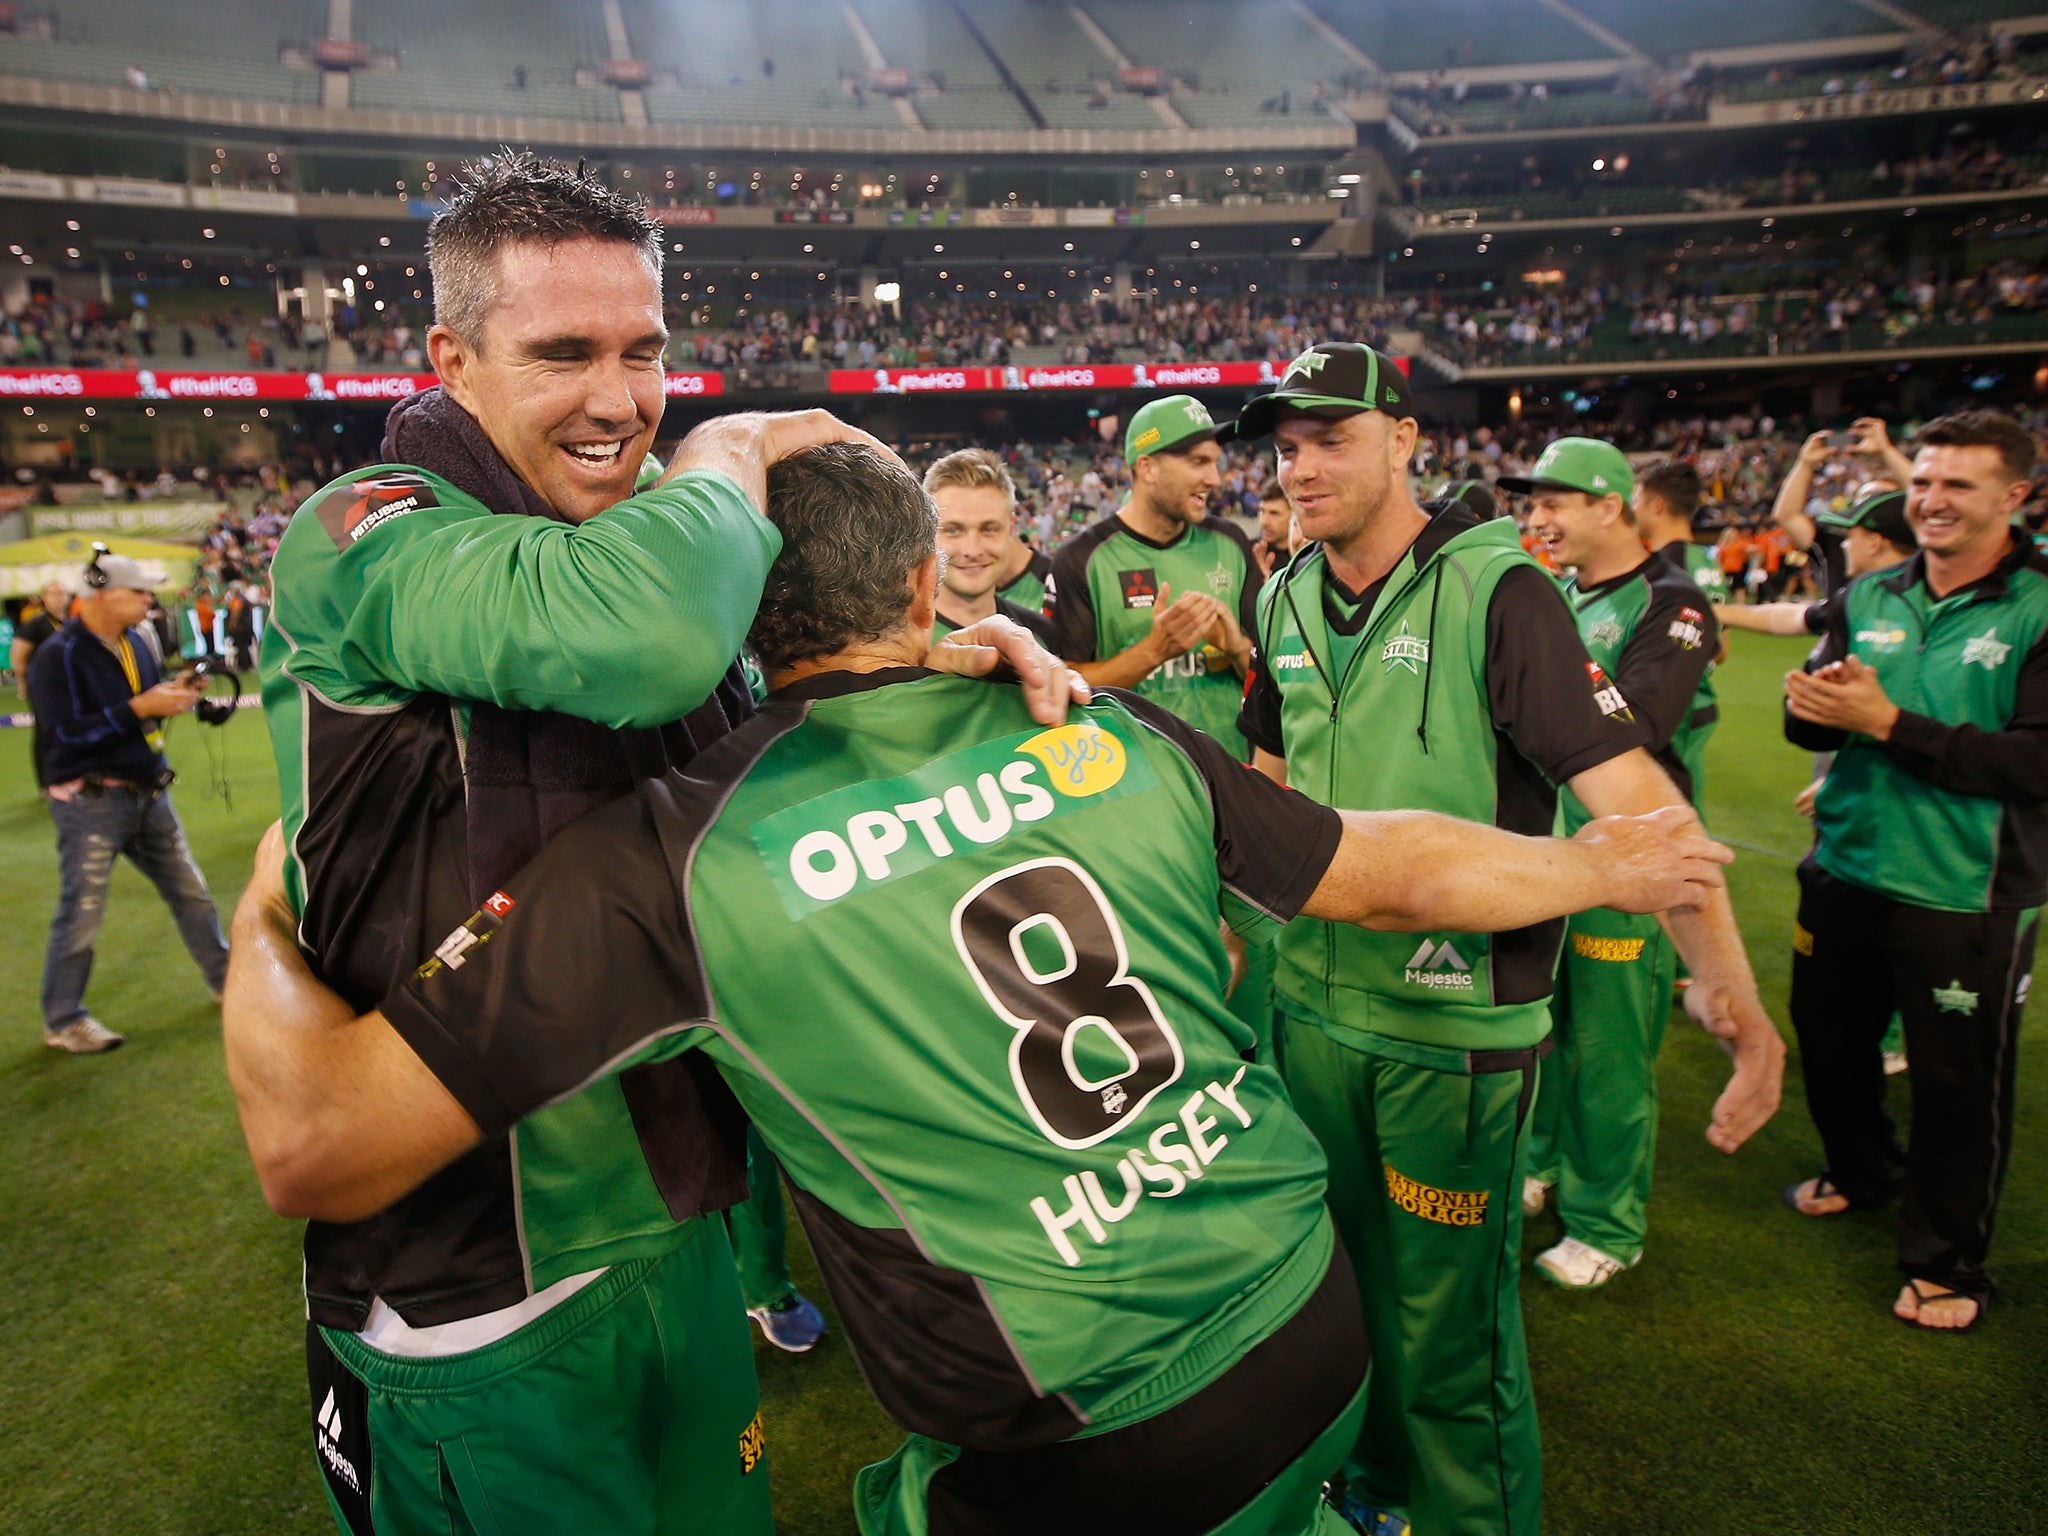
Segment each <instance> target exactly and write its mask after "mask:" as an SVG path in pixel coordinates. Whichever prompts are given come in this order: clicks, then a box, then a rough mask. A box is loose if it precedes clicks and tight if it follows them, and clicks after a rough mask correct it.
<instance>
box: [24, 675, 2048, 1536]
mask: <svg viewBox="0 0 2048 1536" xmlns="http://www.w3.org/2000/svg"><path fill="white" fill-rule="evenodd" d="M1736 641H1737V651H1736V654H1735V656H1734V658H1733V659H1732V660H1731V661H1730V663H1729V664H1728V666H1727V667H1726V668H1724V669H1723V671H1722V673H1721V678H1722V720H1723V723H1722V726H1721V729H1720V732H1719V734H1718V735H1717V736H1716V737H1715V739H1714V742H1713V746H1712V748H1711V752H1710V757H1709V778H1708V813H1709V816H1710V819H1711V821H1712V823H1713V826H1714V828H1715V830H1716V831H1717V832H1719V833H1720V834H1721V835H1723V836H1726V837H1730V838H1733V839H1736V840H1738V841H1739V842H1740V843H1742V844H1744V845H1748V846H1747V848H1746V849H1745V851H1744V852H1743V855H1742V858H1741V860H1740V862H1739V863H1738V864H1737V865H1736V867H1735V870H1734V872H1733V874H1732V876H1731V880H1732V883H1733V886H1734V892H1735V899H1736V906H1737V910H1738V911H1739V912H1740V913H1741V915H1742V919H1743V928H1744V931H1745V932H1746V933H1747V935H1748V937H1749V941H1750V948H1751V954H1752V956H1753V957H1754V959H1755V962H1756V965H1757V969H1758V972H1759V974H1760V977H1761V980H1762V983H1763V991H1764V998H1765V1001H1766V1003H1767V1004H1768V1005H1769V1006H1770V1007H1771V1008H1772V1010H1773V1012H1774V1013H1776V1014H1778V1015H1779V1016H1780V1018H1781V1020H1782V1015H1783V1002H1784V997H1785V982H1786V958H1787V953H1788V951H1787V936H1788V934H1789V932H1790V924H1791V914H1792V898H1793V884H1792V865H1793V856H1794V855H1795V854H1796V853H1797V852H1798V851H1799V850H1800V849H1801V848H1802V847H1803V846H1804V843H1805V840H1806V833H1805V827H1804V824H1803V823H1802V822H1800V821H1799V819H1798V818H1797V817H1796V816H1795V815H1794V814H1793V813H1792V811H1791V808H1790V801H1791V797H1792V794H1793V792H1794V791H1795V790H1796V789H1797V788H1798V787H1799V786H1800V784H1801V783H1802V782H1803V774H1804V769H1805V767H1806V758H1805V756H1804V755H1803V754H1801V753H1798V752H1795V751H1793V750H1792V749H1790V748H1788V747H1786V746H1785V745H1784V744H1783V743H1782V741H1781V740H1780V739H1779V736H1778V717H1777V703H1776V699H1777V676H1778V673H1779V672H1780V671H1781V670H1782V669H1783V668H1784V667H1785V666H1787V665H1789V664H1791V663H1793V662H1794V661H1796V659H1797V657H1798V654H1799V650H1800V646H1799V644H1798V643H1797V642H1792V641H1771V640H1765V639H1762V638H1761V637H1756V636H1738V637H1736ZM202 730H203V728H202V727H200V726H198V725H197V724H196V723H193V722H189V721H188V722H180V723H179V724H178V726H177V727H176V728H175V734H174V739H173V742H172V749H171V750H172V757H173V761H174V762H175V763H176V764H177V766H178V767H179V769H180V771H181V772H182V774H183V775H184V778H183V780H182V782H181V783H180V785H179V788H178V791H177V795H178V804H179V808H180V811H181V813H182V815H183V816H184V819H185V824H186V827H187V829H188V831H189V832H190V834H191V837H192V842H193V845H194V847H195V848H196V849H197V851H198V855H199V858H200V861H201V863H202V865H203V867H204V868H205V869H206V871H207V873H208V875H209V877H210V878H211V879H212V881H213V885H214V891H215V894H216V896H217V897H218V898H219V899H220V900H221V902H222V904H223V908H224V909H225V907H226V906H227V904H228V903H231V902H232V901H233V899H234V897H235V895H236V894H237V892H238V891H239V889H240V886H241V883H242V879H243V875H244V871H245V869H246V867H247V862H248V859H249V855H250V852H251V850H252V849H253V847H254V845H255V842H256V839H257V836H258V835H259V834H260V832H261V831H262V829H263V826H264V825H265V823H267V822H268V821H269V820H270V819H271V817H272V816H273V815H274V814H275V808H276V803H277V798H276V789H275V784H274V781H273V779H272V778H271V775H270V769H269V762H268V752H267V747H266V743H265V740H264V736H263V731H262V726H261V722H260V720H259V719H257V718H256V717H254V716H253V715H244V716H243V717H242V718H240V719H239V720H237V721H236V723H235V724H234V725H232V726H231V727H229V728H228V729H227V730H226V732H225V733H224V740H223V739H222V737H218V736H217V737H214V738H213V744H214V745H216V746H219V747H224V748H225V752H226V758H225V760H226V762H227V764H228V766H229V768H230V770H231V776H232V780H233V787H234V808H233V810H232V812H230V811H229V810H228V809H227V808H226V807H225V806H224V805H223V804H222V803H221V802H220V801H219V800H218V799H216V798H211V797H209V795H208V794H207V793H206V788H207V782H208V779H209V763H208V758H207V753H206V750H205V748H206V745H207V741H206V738H205V737H204V736H203V735H202ZM27 750H28V741H27V733H26V732H25V731H6V732H0V860H4V862H5V865H6V867H7V868H8V869H9V870H10V871H11V876H10V878H9V879H8V880H7V882H6V884H5V890H4V894H0V924H4V926H5V928H6V930H7V931H8V933H9V934H10V935H11V937H10V940H9V942H8V944H7V945H6V946H5V948H4V950H0V990H4V996H5V997H6V998H7V999H8V1000H9V1003H10V1012H9V1015H8V1017H9V1018H10V1019H11V1021H12V1022H11V1024H10V1027H9V1028H8V1029H7V1030H6V1031H5V1033H4V1035H0V1167H4V1168H5V1170H6V1173H5V1175H4V1177H0V1296H4V1297H5V1298H6V1299H5V1301H4V1303H0V1362H4V1369H0V1533H5V1536H43V1533H52V1536H55V1533H64V1536H101V1533H109V1536H113V1533H118V1536H129V1533H145V1532H147V1533H159V1532H160V1533H167V1536H168V1533H179V1536H230V1533H232V1536H244V1533H246V1536H298V1533H315V1532H322V1531H325V1530H329V1529H331V1526H330V1525H329V1523H328V1520H327V1516H326V1513H325V1509H324V1505H323V1503H322V1499H321V1495H320V1489H319V1482H318V1478H317V1476H316V1474H315V1471H314V1467H313V1461H312V1457H311V1453H310V1434H311V1432H310V1425H309V1422H308V1420H309V1413H308V1405H307V1402H306V1398H305V1388H304V1377H303V1373H302V1366H301V1343H300V1341H301V1333H302V1327H303V1323H302V1317H303V1313H302V1311H301V1302H300V1298H299V1291H298V1278H299V1267H298V1252H297V1233H296V1229H295V1228H294V1226H293V1225H292V1224H291V1223H288V1222H284V1221H281V1220H278V1219H277V1218H275V1217H273V1216H271V1215H270V1214H269V1212H268V1211H267V1210H266V1209H265V1208H264V1206H263V1202H262V1200H261V1197H260V1196H259V1194H258V1192H257V1188H256V1181H255V1178H254V1176H253V1175H252V1174H251V1172H250V1170H249V1167H248V1164H247V1161H246V1159H245V1157H244V1154H243V1151H242V1146H241V1141H240V1137H239V1134H238V1132H237V1130H236V1126H235V1120H234V1112H233V1106H232V1103H231V1100H230V1098H229V1094H228V1090H227V1084H226V1081H225V1077H224V1074H223V1072H222V1068H221V1053H220V1041H219V1020H218V1014H217V1013H216V1011H215V1010H214V1008H213V1007H212V1005H211V1004H210V1003H209V1002H208V1001H207V997H206V992H205V989H204V987H203V986H202V984H201V983H200V980H199V977H198V975H197V973H196V972H195V970H194V969H193V967H192V966H191V964H190V963H189V962H188V961H187V960H186V958H185V957H184V955H183V953H182V951H181V950H180V949H179V947H178V944H177V941H176V937H175V935H174V933H173V931H172V928H171V925H170V921H169V917H168V915H167V914H166V912H165V911H164V909H163V908H162V906H161V905H160V904H159V903H158V902H157V900H156V899H155V897H154V895H153V894H152V893H151V892H149V890H148V889H147V887H146V886H145V885H144V884H143V883H142V881H141V880H140V879H139V878H137V877H136V876H135V874H134V872H133V871H132V870H130V869H126V868H125V867H124V869H123V870H122V872H121V876H120V878H119V879H118V880H117V881H116V884H115V888H114V892H113V895H112V897H111V900H110V902H109V913H108V920H107V926H106V931H105V933H104V935H103V937H102V941H101V946H100V970H99V974H98V976H97V977H96V978H95V982H94V987H93V991H92V995H91V1001H92V1004H93V1007H94V1010H95V1012H96V1013H97V1014H98V1015H99V1016H100V1017H101V1018H103V1019H105V1020H106V1021H107V1022H108V1023H109V1024H111V1025H113V1026H114V1027H115V1028H117V1029H122V1030H125V1031H127V1032H128V1034H129V1039H130V1044H129V1046H128V1048H127V1049H125V1050H123V1051H121V1052H119V1053H117V1054H115V1055H113V1056H110V1057H104V1058H95V1059H73V1058H68V1057H62V1056H59V1055H58V1054H57V1053H55V1052H52V1051H48V1050H45V1049H44V1048H43V1046H42V1044H41V1040H40V1031H39V1029H38V1022H39V1021H38V1018H37V1012H36V991H37V978H38V976H39V973H40V966H41V956H42V944H43V938H44V934H45V931H46V925H47V923H48V919H49V912H50V907H51V904H52V901H53V900H54V895H55V855H54V852H53V846H52V836H51V828H50V822H49V818H48V816H47V814H46V813H45V812H44V810H43V809H42V807H41V805H40V804H39V803H38V802H37V801H36V799H35V798H34V796H33V793H32V791H31V789H30V787H29V779H28V774H27V768H26V756H27ZM2032 1065H2033V1063H2032V1062H2028V1063H2027V1066H2028V1067H2032ZM1661 1070H1662V1080H1663V1085H1664V1106H1665V1118H1664V1133H1663V1139H1662V1146H1661V1160H1660V1165H1659V1183H1658V1193H1657V1197H1656V1200H1655V1202H1654V1205H1653V1210H1652V1221H1653V1229H1654V1230H1653V1233H1652V1237H1651V1242H1650V1247H1649V1250H1648V1253H1647V1255H1646V1257H1645V1260H1644V1263H1643V1265H1642V1267H1641V1268H1640V1269H1639V1270H1636V1271H1635V1272H1633V1273H1631V1274H1629V1275H1627V1276H1625V1277H1623V1278H1622V1279H1620V1280H1618V1281H1616V1282H1615V1283H1614V1284H1613V1285H1612V1286H1610V1287H1609V1288H1608V1289H1607V1290H1605V1291H1602V1292H1599V1293H1596V1294H1592V1295H1569V1294H1565V1293H1562V1292H1558V1291H1555V1290H1552V1289H1550V1288H1549V1287H1547V1286H1545V1285H1543V1284H1541V1283H1540V1282H1538V1281H1536V1280H1534V1279H1533V1278H1532V1279H1529V1280H1528V1281H1526V1282H1525V1286H1524V1295H1525V1299H1526V1302H1527V1305H1528V1314H1529V1334H1530V1347H1531V1353H1532V1354H1533V1356H1534V1359H1535V1372H1536V1386H1537V1393H1538V1397H1539V1399H1540V1402H1541V1406H1542V1414H1543V1426H1544V1434H1545V1439H1546V1442H1547V1478H1546V1483H1547V1496H1546V1504H1547V1517H1546V1520H1547V1524H1546V1529H1547V1530H1548V1531H1549V1532H1550V1533H1552V1536H1666V1533H1668V1536H1691V1533H1701V1536H1705V1533H1713V1536H1737V1533H1743V1536H1747V1533H1757V1536H1764V1533H1769V1536H1835V1533H1839V1536H1891V1533H1905V1532H1909V1531H1910V1532H1912V1533H1914V1536H2005V1533H2020V1532H2036V1531H2040V1530H2042V1529H2044V1528H2048V1515H2043V1513H2042V1511H2043V1510H2044V1509H2048V1450H2044V1447H2048V1370H2044V1369H2043V1362H2044V1361H2048V1198H2044V1194H2043V1183H2044V1180H2043V1174H2044V1171H2048V1156H2044V1153H2048V1138H2044V1135H2043V1124H2044V1120H2048V1114H2044V1111H2048V1087H2044V1084H2043V1080H2042V1079H2041V1078H2040V1077H2039V1076H2038V1074H2023V1075H2022V1077H2021V1079H2020V1090H2019V1091H2020V1111H2019V1122H2018V1123H2019V1131H2018V1146H2017V1149H2016V1151H2015V1154H2014V1157H2013V1163H2012V1172H2011V1177H2010V1179H2009V1180H2008V1183H2007V1193H2006V1198H2005V1203H2004V1210H2003V1216H2002V1224H2001V1230H2000V1233H1999V1236H1998V1240H1997V1243H1996V1245H1995V1247H1994V1249H1993V1268H1994V1270H1995V1272H1996V1273H1997V1275H1998V1277H1999V1279H2000V1282H2001V1284H2002V1286H2003V1288H2004V1293H2003V1296H2002V1298H2001V1300H2000V1302H1999V1304H1998V1305H1997V1306H1996V1307H1994V1309H1993V1310H1992V1312H1991V1313H1990V1315H1989V1317H1988V1319H1987V1320H1986V1321H1985V1323H1984V1324H1983V1326H1982V1327H1981V1328H1980V1329H1979V1330H1978V1331H1977V1332H1976V1333H1973V1334H1971V1335H1969V1336H1967V1337H1962V1338H1953V1337H1951V1338H1941V1337H1935V1336H1932V1335H1926V1334H1919V1333H1914V1332H1909V1331H1908V1330H1907V1329H1906V1328H1904V1327H1902V1326H1901V1325H1900V1324H1898V1323H1897V1322H1895V1321H1894V1320H1893V1319H1892V1317H1891V1316H1890V1313H1889V1311H1888V1303H1889V1300H1890V1297H1891V1296H1892V1294H1893V1291H1894V1285H1895V1282H1894V1278H1893V1271H1892V1268H1891V1264H1892V1257H1891V1247H1892V1225H1891V1222H1890V1221H1889V1220H1888V1219H1887V1218H1886V1217H1885V1216H1883V1215H1860V1214H1859V1215H1852V1216H1845V1217H1841V1218H1838V1219H1836V1220H1834V1221H1830V1222H1814V1221H1806V1220H1802V1219H1801V1218H1799V1217H1797V1216H1794V1215H1793V1214H1792V1213H1790V1212H1789V1211H1787V1210H1786V1209H1785V1207H1784V1206H1783V1205H1782V1204H1780V1203H1779V1200H1778V1194H1777V1192H1778V1190H1779V1188H1780V1187H1782V1186H1783V1185H1785V1184H1788V1183H1790V1182H1791V1181H1793V1180H1794V1179H1796V1178H1799V1177H1802V1176H1804V1175H1806V1174H1808V1173H1810V1172H1812V1171H1813V1169H1814V1168H1815V1167H1816V1166H1817V1155H1818V1153H1817V1146H1816V1142H1815V1139H1814V1136H1813V1133H1812V1130H1811V1128H1810V1126H1809V1125H1808V1123H1807V1121H1806V1116H1805V1112H1804V1109H1803V1107H1802V1105H1801V1103H1800V1099H1799V1089H1798V1079H1797V1064H1796V1061H1795V1063H1794V1073H1793V1077H1792V1079H1791V1081H1789V1082H1788V1084H1787V1088H1788V1097H1787V1103H1786V1107H1785V1109H1784V1111H1783V1112H1782V1113H1781V1115H1780V1116H1779V1118H1778V1120H1777V1121H1776V1122H1775V1123H1774V1124H1772V1125H1771V1126H1770V1127H1768V1128H1767V1129H1766V1130H1765V1131H1764V1132H1762V1133H1761V1134H1760V1135H1759V1136H1758V1137H1757V1139H1756V1140H1755V1141H1754V1142H1753V1143H1752V1144H1751V1145H1750V1146H1749V1147H1747V1148H1745V1149H1744V1150H1743V1151H1742V1152H1741V1153H1740V1154H1739V1155H1737V1156H1736V1157H1734V1158H1727V1157H1723V1156H1721V1155H1720V1154H1718V1153H1715V1152H1713V1151H1712V1150H1710V1149H1709V1148H1708V1147H1707V1146H1706V1143H1705V1142H1704V1140H1703V1139H1702V1136H1701V1131H1702V1129H1703V1128H1704V1126H1705V1124H1706V1117H1707V1110H1708V1107H1709V1105H1710V1104H1711V1103H1712V1100H1713V1096H1714V1093H1715V1092H1716V1091H1717V1088H1718V1086H1719V1082H1720V1080H1721V1077H1722V1075H1723V1071H1722V1065H1721V1061H1720V1058H1719V1057H1718V1055H1717V1054H1716V1053H1715V1052H1714V1050H1713V1049H1711V1047H1710V1046H1709V1045H1708V1043H1707V1042H1706V1041H1705V1040H1704V1039H1703V1038H1702V1037H1700V1036H1699V1035H1697V1034H1696V1033H1695V1032H1693V1031H1691V1030H1690V1029H1688V1028H1685V1027H1683V1026H1680V1025H1674V1027H1673V1029H1672V1032H1671V1037H1670V1040H1669V1042H1668V1044H1667V1045H1666V1047H1665V1051H1664V1058H1663V1061H1662V1064H1661ZM1550 1234H1551V1225H1550V1223H1549V1221H1548V1220H1547V1219H1546V1220H1543V1221H1539V1222H1537V1223H1534V1224H1533V1227H1532V1231H1531V1233H1530V1238H1529V1242H1530V1247H1531V1249H1532V1251H1533V1249H1534V1248H1535V1247H1537V1246H1540V1245H1541V1244H1543V1243H1547V1242H1548V1241H1550V1240H1551V1238H1550ZM798 1241H799V1242H800V1239H798ZM798 1257H799V1274H800V1277H802V1278H805V1279H808V1280H810V1281H811V1282H812V1284H813V1285H814V1284H815V1275H814V1273H813V1272H812V1271H810V1269H809V1265H808V1258H807V1256H804V1255H799V1256H798ZM812 1294H814V1295H815V1294H817V1293H816V1291H815V1289H814V1290H813V1292H812ZM760 1363H761V1368H762V1376H763V1382H764V1388H763V1390H764V1397H765V1400H766V1405H767V1425H768V1437H769V1447H770V1452H771V1457H772V1465H773V1469H774V1478H775V1490H776V1503H777V1510H778V1516H779V1522H780V1527H781V1529H782V1531H783V1532H785V1533H787V1536H841V1533H845V1532H848V1531H850V1530H851V1528H852V1526H851V1520H850V1517H849V1516H848V1514H847V1497H846V1495H847V1487H848V1483H849V1480H850V1478H851V1476H852V1474H853V1471H854V1469H855V1468H856V1467H858V1466H859V1465H860V1464H861V1463H862V1462H863V1461H866V1460H869V1459H872V1458H873V1457H875V1456H877V1455H878V1454H881V1453H882V1452H884V1451H886V1450H887V1448H888V1447H889V1446H891V1445H892V1444H893V1443H894V1438H895V1437H894V1435H893V1432H892V1431H891V1430H890V1428H889V1426H888V1425H887V1424H886V1423H885V1422H884V1421H883V1420H882V1418H881V1416H880V1414H879V1413H878V1412H877V1411H876V1410H875V1408H874V1407H873V1405H872V1403H871V1402H870V1401H869V1400H868V1397H867V1394H866V1391H865V1389H864V1388H863V1387H862V1385H861V1383H860V1380H859V1377H858V1375H857V1373H856V1371H855V1369H854V1366H853V1362H852V1360H851V1358H850V1356H849V1355H848V1353H847V1350H846V1345H845V1341H844V1339H843V1337H841V1336H840V1335H839V1334H837V1333H836V1332H835V1333H834V1334H833V1336H832V1337H831V1338H829V1339H828V1340H827V1341H826V1343H825V1344H824V1345H823V1346H821V1347H820V1348H819V1349H818V1350H817V1351H816V1352H815V1353H813V1354H812V1355H809V1356H803V1357H791V1356H785V1355H780V1354H777V1353H775V1352H773V1351H763V1352H762V1354H761V1361H760Z"/></svg>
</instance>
